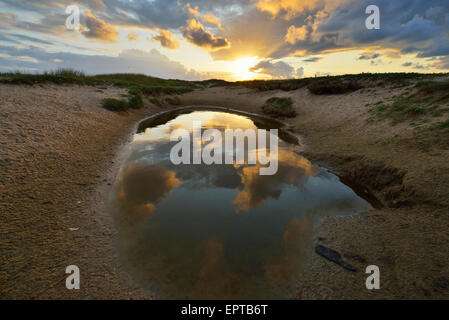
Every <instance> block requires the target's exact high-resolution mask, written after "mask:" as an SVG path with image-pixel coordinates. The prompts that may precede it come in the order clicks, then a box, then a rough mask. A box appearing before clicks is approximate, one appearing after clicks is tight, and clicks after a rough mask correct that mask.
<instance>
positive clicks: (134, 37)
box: [128, 32, 138, 41]
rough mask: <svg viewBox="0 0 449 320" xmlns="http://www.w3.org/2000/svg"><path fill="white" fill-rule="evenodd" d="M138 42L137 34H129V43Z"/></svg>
mask: <svg viewBox="0 0 449 320" xmlns="http://www.w3.org/2000/svg"><path fill="white" fill-rule="evenodd" d="M137 40H138V37H137V34H135V33H134V32H130V33H128V41H137Z"/></svg>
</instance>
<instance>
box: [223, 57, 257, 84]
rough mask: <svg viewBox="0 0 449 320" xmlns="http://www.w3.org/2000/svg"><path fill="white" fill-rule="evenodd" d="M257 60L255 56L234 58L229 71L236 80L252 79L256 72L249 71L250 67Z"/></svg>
mask: <svg viewBox="0 0 449 320" xmlns="http://www.w3.org/2000/svg"><path fill="white" fill-rule="evenodd" d="M257 62H258V59H257V57H246V58H240V59H237V60H235V61H234V62H233V63H232V65H231V70H230V71H231V72H232V73H233V74H234V77H235V79H236V80H252V79H254V78H256V77H257V74H256V73H254V72H251V71H250V69H251V68H252V67H254V66H255V65H256V64H257Z"/></svg>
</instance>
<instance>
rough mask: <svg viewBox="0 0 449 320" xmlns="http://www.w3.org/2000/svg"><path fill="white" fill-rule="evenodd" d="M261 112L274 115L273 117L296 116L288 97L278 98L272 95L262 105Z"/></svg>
mask: <svg viewBox="0 0 449 320" xmlns="http://www.w3.org/2000/svg"><path fill="white" fill-rule="evenodd" d="M262 111H263V113H265V114H267V115H270V116H275V117H286V118H294V117H296V115H297V114H296V111H295V109H294V108H293V101H292V99H291V98H290V97H289V98H278V97H273V98H270V99H268V100H267V101H266V102H265V105H264V106H263V107H262Z"/></svg>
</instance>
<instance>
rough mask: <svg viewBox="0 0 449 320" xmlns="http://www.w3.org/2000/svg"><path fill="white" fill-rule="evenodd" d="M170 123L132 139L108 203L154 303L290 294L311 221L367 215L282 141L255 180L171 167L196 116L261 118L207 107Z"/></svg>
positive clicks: (237, 168) (252, 169)
mask: <svg viewBox="0 0 449 320" xmlns="http://www.w3.org/2000/svg"><path fill="white" fill-rule="evenodd" d="M165 116H166V117H167V115H165ZM169 119H171V120H170V121H169V122H168V123H166V124H160V123H157V122H156V123H157V124H158V125H157V126H156V127H152V128H147V129H146V130H141V132H140V133H139V134H136V135H135V138H134V140H133V142H132V143H131V144H130V145H129V156H128V159H127V161H126V163H125V164H124V165H123V167H122V169H121V170H120V173H119V175H118V177H117V181H116V184H115V187H114V193H113V195H112V197H111V209H112V211H113V213H114V215H115V217H116V218H117V221H118V225H119V226H120V232H121V234H120V238H121V248H120V250H121V254H122V256H123V258H124V260H125V261H126V264H127V266H128V267H129V269H130V272H131V273H132V275H133V276H134V277H135V278H136V279H137V280H138V281H139V282H140V283H141V284H142V285H143V286H144V287H146V288H148V289H150V290H151V291H153V292H154V293H156V294H157V296H158V297H163V298H193V299H195V298H208V299H209V298H230V299H235V298H247V299H249V298H251V299H264V298H265V299H272V298H289V297H290V296H291V295H293V294H294V291H295V287H296V286H297V281H298V279H297V277H298V274H299V273H300V271H301V270H302V268H303V266H304V261H305V259H306V258H307V255H308V253H309V252H310V251H311V250H310V249H311V247H312V245H311V238H312V229H313V225H314V222H315V221H317V219H318V218H319V217H322V216H324V215H348V214H353V213H357V212H360V211H363V210H368V209H371V206H370V205H369V204H368V203H367V202H366V201H364V200H363V199H361V198H359V197H358V196H357V195H356V194H355V193H354V192H353V191H352V190H351V189H350V188H348V187H347V186H345V185H344V184H342V183H341V182H340V181H339V179H338V178H337V177H335V176H333V175H330V174H328V173H326V172H324V171H321V170H320V169H319V168H318V167H316V166H314V165H312V164H311V163H310V162H309V161H308V160H307V159H305V158H303V157H301V156H299V155H298V154H296V153H295V152H294V146H293V145H290V144H288V143H287V142H283V141H279V151H278V152H279V168H278V172H277V173H276V174H275V175H272V176H261V175H259V167H258V166H259V165H246V164H245V165H236V164H234V165H210V166H207V165H204V164H201V165H178V166H176V165H173V164H172V163H171V162H170V159H169V154H170V149H171V147H172V146H173V145H174V144H175V143H174V142H170V140H169V136H170V133H171V132H172V131H173V130H175V129H178V128H184V129H188V130H191V128H192V121H193V120H201V121H202V123H203V127H204V129H210V128H215V129H219V130H224V129H236V128H241V129H247V128H256V126H255V124H254V123H258V125H259V123H261V120H260V119H259V120H258V121H257V122H253V121H252V120H251V119H249V118H247V117H245V116H240V115H233V114H229V113H223V112H212V111H201V112H192V113H188V114H180V115H177V116H176V117H172V118H169ZM157 121H160V120H157ZM147 123H148V122H147ZM141 129H142V128H141ZM249 151H251V150H249ZM299 280H300V279H299Z"/></svg>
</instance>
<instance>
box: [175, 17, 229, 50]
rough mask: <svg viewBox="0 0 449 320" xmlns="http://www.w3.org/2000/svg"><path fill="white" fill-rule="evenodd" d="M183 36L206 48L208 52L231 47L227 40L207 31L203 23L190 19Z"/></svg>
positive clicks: (184, 28)
mask: <svg viewBox="0 0 449 320" xmlns="http://www.w3.org/2000/svg"><path fill="white" fill-rule="evenodd" d="M182 31H183V36H184V38H186V39H187V40H188V41H190V42H191V43H193V44H195V45H197V46H199V47H202V48H206V49H208V50H217V49H221V48H226V47H229V46H230V43H229V42H228V40H226V39H225V38H221V37H215V36H214V35H213V34H212V33H210V32H209V31H207V30H205V29H204V27H203V25H202V24H201V22H199V21H198V20H195V19H190V20H189V21H188V22H187V26H186V27H183V28H182Z"/></svg>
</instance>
